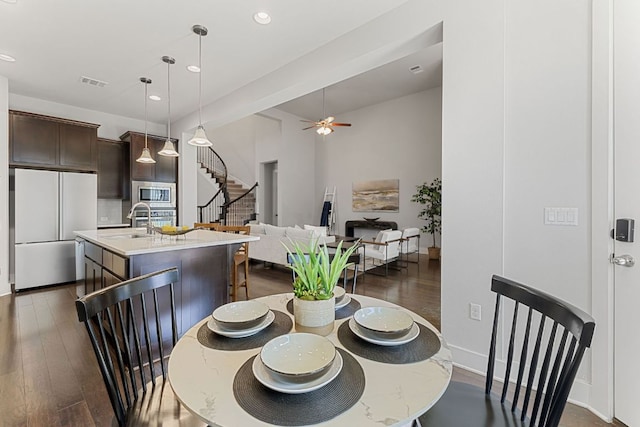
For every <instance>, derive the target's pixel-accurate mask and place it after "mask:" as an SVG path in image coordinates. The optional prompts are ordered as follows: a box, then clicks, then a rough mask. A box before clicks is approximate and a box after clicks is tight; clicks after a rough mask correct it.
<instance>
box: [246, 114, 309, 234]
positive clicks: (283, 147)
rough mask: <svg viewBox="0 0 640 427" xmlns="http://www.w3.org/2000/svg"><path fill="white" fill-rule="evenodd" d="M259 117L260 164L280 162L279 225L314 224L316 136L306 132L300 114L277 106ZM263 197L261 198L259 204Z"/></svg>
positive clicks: (258, 143) (257, 143)
mask: <svg viewBox="0 0 640 427" xmlns="http://www.w3.org/2000/svg"><path fill="white" fill-rule="evenodd" d="M255 120H256V126H255V129H256V167H257V168H259V167H260V166H259V165H260V164H261V163H265V162H273V161H277V162H278V225H287V226H288V225H291V226H293V225H294V224H299V225H303V224H312V221H313V206H315V200H314V197H315V194H314V188H315V161H314V138H313V135H311V134H310V133H309V132H304V131H302V128H301V127H300V120H299V117H296V116H293V115H291V114H288V113H285V112H283V111H280V110H276V109H273V108H272V109H269V110H267V111H264V112H262V113H261V115H260V116H256V117H255ZM258 171H259V169H258ZM259 194H260V189H259ZM263 197H264V195H261V197H259V199H258V202H259V203H261V200H264V199H263Z"/></svg>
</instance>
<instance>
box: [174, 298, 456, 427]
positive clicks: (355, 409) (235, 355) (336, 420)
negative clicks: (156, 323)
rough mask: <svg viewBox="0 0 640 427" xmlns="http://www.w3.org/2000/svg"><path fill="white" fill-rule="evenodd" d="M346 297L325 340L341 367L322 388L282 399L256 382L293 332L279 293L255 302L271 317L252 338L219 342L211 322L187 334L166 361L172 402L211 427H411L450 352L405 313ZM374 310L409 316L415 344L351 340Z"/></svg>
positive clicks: (435, 390)
mask: <svg viewBox="0 0 640 427" xmlns="http://www.w3.org/2000/svg"><path fill="white" fill-rule="evenodd" d="M347 295H348V296H347V298H350V302H349V304H348V306H346V307H344V308H341V309H340V310H336V322H335V327H334V329H333V332H332V333H331V334H329V335H328V336H327V338H328V339H329V340H330V341H331V342H332V343H333V344H334V345H335V347H336V349H337V350H338V351H339V353H340V354H341V355H342V360H343V361H344V367H343V368H342V370H341V371H340V373H339V374H338V375H337V377H336V379H334V380H332V381H331V382H330V383H329V384H328V385H325V386H323V387H321V388H319V389H318V390H314V391H311V392H309V393H306V394H305V393H303V394H288V393H281V392H279V391H274V390H272V389H270V388H267V387H265V386H263V385H262V383H260V382H258V381H255V378H254V374H253V372H255V367H254V371H252V365H253V362H257V361H254V359H255V358H256V357H257V358H259V357H260V355H259V353H260V350H261V347H262V345H263V344H264V342H265V341H268V340H269V339H271V337H273V336H274V335H277V334H284V333H294V332H295V327H294V322H293V315H292V314H291V312H290V311H292V308H291V305H292V304H291V300H292V298H293V294H292V293H284V294H276V295H270V296H266V297H261V298H257V299H256V300H258V301H262V302H264V303H265V304H267V305H268V306H269V308H270V309H271V312H273V313H275V315H276V316H275V319H276V320H275V321H274V322H273V323H272V324H270V325H269V326H268V327H266V328H265V329H264V330H262V331H260V332H258V333H257V334H256V335H253V336H250V337H245V338H226V337H220V336H218V335H217V334H216V333H214V332H213V331H211V330H210V328H209V327H208V326H207V322H209V321H210V319H211V316H209V317H208V318H206V319H203V320H202V321H200V322H198V323H197V324H196V325H195V326H193V327H192V328H191V329H190V330H189V331H187V333H186V334H185V335H184V336H182V337H181V338H180V339H179V340H178V343H177V344H176V346H175V348H174V349H173V351H172V353H171V356H170V359H169V369H168V371H169V372H168V376H169V381H170V384H171V387H172V389H173V391H174V393H175V396H176V398H177V399H178V400H179V401H180V403H181V404H182V405H184V406H185V407H186V408H187V409H188V410H189V411H190V412H191V413H193V414H194V415H196V416H197V417H199V418H200V419H202V421H204V422H206V423H207V424H208V425H210V426H220V427H232V426H270V425H319V426H376V427H379V426H381V425H384V426H410V425H411V424H412V422H413V420H415V419H416V418H418V417H419V416H420V415H422V414H423V413H425V412H426V411H428V410H429V408H431V407H432V406H433V405H434V404H435V403H436V402H437V401H438V399H440V397H441V396H442V394H443V393H444V391H445V390H446V388H447V386H448V384H449V381H450V379H451V373H452V363H451V351H450V349H449V347H448V346H447V343H446V342H445V340H444V339H443V337H442V335H441V334H440V332H439V331H438V330H437V329H436V328H435V327H433V325H431V324H430V323H429V322H428V321H427V320H425V319H424V318H422V317H421V316H419V315H417V314H415V313H413V312H411V311H410V310H407V309H405V308H402V307H400V306H398V305H395V304H392V303H389V302H386V301H383V300H380V299H376V298H371V297H367V296H362V295H355V294H347ZM380 306H383V307H396V308H399V309H401V310H404V311H405V312H407V313H408V314H409V315H410V316H411V317H412V318H413V320H414V322H415V328H416V330H418V329H419V335H418V338H416V339H415V340H413V341H412V342H410V343H408V344H402V345H398V346H385V345H376V344H372V343H371V342H367V341H364V340H362V339H361V338H360V337H358V336H356V335H355V334H354V331H353V330H352V328H351V326H350V325H349V323H348V322H353V320H352V319H353V316H352V315H353V313H354V312H355V311H356V310H357V309H359V308H361V307H380ZM269 334H271V335H269ZM261 340H262V341H261ZM260 344H262V345H260ZM305 399H306V400H305Z"/></svg>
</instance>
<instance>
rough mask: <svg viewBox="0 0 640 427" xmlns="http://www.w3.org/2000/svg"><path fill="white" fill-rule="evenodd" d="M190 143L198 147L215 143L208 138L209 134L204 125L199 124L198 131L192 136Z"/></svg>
mask: <svg viewBox="0 0 640 427" xmlns="http://www.w3.org/2000/svg"><path fill="white" fill-rule="evenodd" d="M188 143H189V144H191V145H195V146H196V147H211V146H212V145H213V144H212V143H211V141H209V139H208V138H207V134H206V133H205V132H204V128H203V127H202V125H200V126H198V129H196V133H194V134H193V138H191V139H190V140H189V141H188Z"/></svg>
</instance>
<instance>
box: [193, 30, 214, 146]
mask: <svg viewBox="0 0 640 427" xmlns="http://www.w3.org/2000/svg"><path fill="white" fill-rule="evenodd" d="M191 30H192V31H193V32H194V33H196V34H197V35H198V68H200V72H199V73H198V128H197V129H196V133H194V134H193V138H191V139H190V140H189V141H187V144H189V145H195V146H196V147H211V146H212V145H213V144H212V143H211V141H209V138H207V134H206V133H205V132H204V128H203V127H202V74H203V73H202V37H203V36H206V35H207V33H208V30H207V28H206V27H204V26H202V25H194V26H193V27H191Z"/></svg>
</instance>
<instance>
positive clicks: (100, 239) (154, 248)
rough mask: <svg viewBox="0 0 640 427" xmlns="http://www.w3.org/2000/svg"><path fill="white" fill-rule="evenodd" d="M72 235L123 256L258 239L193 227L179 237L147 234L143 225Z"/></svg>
mask: <svg viewBox="0 0 640 427" xmlns="http://www.w3.org/2000/svg"><path fill="white" fill-rule="evenodd" d="M75 234H76V235H77V236H78V237H80V238H82V239H85V240H87V241H89V242H91V243H94V244H96V245H98V246H101V247H103V248H105V249H108V250H110V251H111V252H114V253H117V254H120V255H123V256H127V257H128V256H132V255H141V254H150V253H155V252H168V251H179V250H184V249H193V248H204V247H208V246H221V245H230V244H234V243H243V242H252V241H256V240H260V238H259V237H257V236H250V235H239V234H231V233H221V232H217V231H210V230H193V231H191V232H189V233H187V234H184V235H181V236H168V235H161V234H158V233H156V234H153V235H147V234H146V229H145V228H109V229H104V230H84V231H75Z"/></svg>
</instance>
